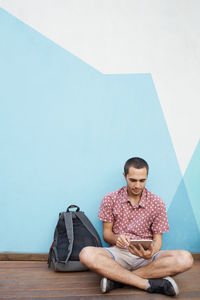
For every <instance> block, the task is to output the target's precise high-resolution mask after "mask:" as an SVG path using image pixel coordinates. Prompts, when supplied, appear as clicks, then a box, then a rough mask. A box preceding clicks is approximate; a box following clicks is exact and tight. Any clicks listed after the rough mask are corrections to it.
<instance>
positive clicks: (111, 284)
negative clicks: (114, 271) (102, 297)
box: [100, 277, 124, 293]
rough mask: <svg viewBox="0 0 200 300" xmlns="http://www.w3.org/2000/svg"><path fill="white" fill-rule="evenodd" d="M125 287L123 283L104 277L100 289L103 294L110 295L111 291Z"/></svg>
mask: <svg viewBox="0 0 200 300" xmlns="http://www.w3.org/2000/svg"><path fill="white" fill-rule="evenodd" d="M123 286H124V284H123V283H120V282H117V281H114V280H111V279H108V278H106V277H103V278H102V279H101V283H100V288H101V292H102V293H109V292H110V291H112V290H114V289H118V288H122V287H123Z"/></svg>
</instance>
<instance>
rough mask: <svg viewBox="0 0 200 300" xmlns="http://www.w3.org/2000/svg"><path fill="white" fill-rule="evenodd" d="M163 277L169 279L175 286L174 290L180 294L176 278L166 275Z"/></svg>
mask: <svg viewBox="0 0 200 300" xmlns="http://www.w3.org/2000/svg"><path fill="white" fill-rule="evenodd" d="M163 279H166V280H168V281H169V282H170V283H171V284H172V286H173V288H174V291H175V293H176V296H178V294H179V288H178V285H177V284H176V282H175V280H174V279H173V278H172V277H169V276H168V277H164V278H163Z"/></svg>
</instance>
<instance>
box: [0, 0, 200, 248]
mask: <svg viewBox="0 0 200 300" xmlns="http://www.w3.org/2000/svg"><path fill="white" fill-rule="evenodd" d="M0 4H1V7H2V8H1V9H0V40H1V48H0V64H1V70H0V82H1V90H0V99H1V100H0V124H1V126H0V131H1V133H0V145H1V150H0V163H1V171H0V177H1V180H0V192H1V200H0V201H1V212H2V213H1V220H0V223H1V226H0V228H1V229H0V231H1V232H0V234H1V237H2V242H1V246H0V251H1V252H3V251H13V252H35V253H40V252H47V251H48V248H49V246H50V244H51V242H52V237H53V230H54V227H55V225H56V222H57V218H58V213H59V212H60V211H64V210H65V209H66V208H67V206H68V205H70V204H72V203H73V204H77V205H79V206H80V207H81V209H82V210H84V211H85V212H86V214H87V215H88V216H89V217H90V219H91V221H92V222H93V224H94V225H95V227H96V228H97V230H98V231H99V233H100V234H101V233H102V225H101V222H100V221H98V220H97V212H98V207H99V205H100V202H101V199H102V197H103V195H104V194H105V193H107V192H110V191H112V190H115V189H118V188H119V187H120V186H121V185H123V184H125V182H124V180H123V177H122V172H123V164H124V162H125V160H126V159H127V158H129V157H132V156H141V157H144V158H145V159H146V160H147V161H148V162H149V165H150V174H149V180H148V185H147V187H148V188H149V189H151V191H152V192H154V193H156V194H158V195H159V196H161V197H162V198H163V199H164V200H165V202H166V205H167V209H168V217H169V222H170V228H171V230H170V232H169V233H167V234H165V235H164V248H165V249H170V248H175V249H177V248H184V249H188V250H190V251H192V252H199V251H200V234H199V232H200V218H199V215H200V214H199V211H200V205H199V201H198V198H199V194H200V189H199V185H198V178H199V175H200V168H199V159H198V158H199V153H200V146H199V145H200V144H198V140H199V131H198V128H199V120H198V116H197V114H198V110H199V108H200V107H199V106H200V104H199V102H198V95H199V87H198V85H197V78H198V75H199V70H200V69H199V57H198V56H197V53H199V52H198V50H199V38H198V30H199V29H198V28H199V27H198V26H197V25H199V24H198V22H199V21H198V20H197V15H196V12H197V7H198V6H199V4H198V3H197V2H196V1H191V2H190V3H189V4H188V2H187V1H182V2H181V3H180V1H173V3H172V2H170V1H153V3H151V6H150V5H149V4H148V2H147V1H140V2H138V1H123V2H122V1H117V3H116V2H114V1H84V2H82V1H68V2H59V5H58V3H57V2H56V1H51V2H49V1H48V4H47V2H46V1H43V2H42V3H40V1H29V2H27V1H26V2H24V1H22V0H21V1H18V4H17V5H16V3H15V2H14V1H11V0H7V1H1V2H0ZM47 8H48V9H47ZM44 12H45V13H44ZM177 212H178V213H177ZM5 228H6V229H5ZM183 228H184V231H183Z"/></svg>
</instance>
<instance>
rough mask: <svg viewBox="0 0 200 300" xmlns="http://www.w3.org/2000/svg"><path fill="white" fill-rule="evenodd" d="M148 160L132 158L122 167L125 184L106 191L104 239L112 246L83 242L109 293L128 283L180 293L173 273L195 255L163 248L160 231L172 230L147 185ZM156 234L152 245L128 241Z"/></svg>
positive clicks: (85, 255) (102, 213) (86, 259)
mask: <svg viewBox="0 0 200 300" xmlns="http://www.w3.org/2000/svg"><path fill="white" fill-rule="evenodd" d="M148 170H149V167H148V164H147V163H146V161H145V160H143V159H141V158H138V157H134V158H131V159H129V160H128V161H127V162H126V163H125V166H124V173H123V175H124V178H125V180H126V183H127V185H126V186H124V187H122V188H121V189H119V190H118V191H115V192H112V193H109V194H107V195H106V196H105V197H104V198H103V200H102V203H101V207H100V210H99V215H98V217H99V219H100V220H102V221H103V238H104V240H105V241H106V242H107V243H109V244H110V245H111V247H108V248H95V247H85V248H84V249H83V250H82V251H81V253H80V261H81V262H82V263H83V264H85V265H86V266H87V267H88V268H90V269H91V270H93V271H95V272H97V273H99V274H101V275H102V276H103V278H102V280H101V291H102V293H106V292H109V291H111V290H112V289H114V288H118V287H122V286H123V285H124V284H127V285H131V286H135V287H137V288H140V289H143V290H146V291H147V292H149V293H162V294H165V295H168V296H176V295H178V293H179V289H178V286H177V284H176V282H175V281H174V280H173V279H172V278H171V277H169V276H171V275H175V274H177V273H179V272H184V271H186V270H188V269H189V268H191V266H192V264H193V258H192V256H191V254H190V253H189V252H188V251H185V250H167V251H160V249H161V247H162V233H164V232H166V231H168V230H169V226H168V221H167V215H166V208H165V204H164V202H163V200H161V199H160V198H159V197H158V196H156V195H154V194H152V193H151V192H150V191H148V190H147V189H146V188H145V184H146V180H147V176H148ZM131 239H135V240H141V239H149V240H150V239H152V240H153V243H152V244H151V246H150V248H149V249H147V250H145V249H144V248H143V247H142V245H140V246H139V250H138V249H137V248H136V247H134V246H130V240H131Z"/></svg>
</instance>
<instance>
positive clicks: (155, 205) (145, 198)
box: [98, 186, 169, 240]
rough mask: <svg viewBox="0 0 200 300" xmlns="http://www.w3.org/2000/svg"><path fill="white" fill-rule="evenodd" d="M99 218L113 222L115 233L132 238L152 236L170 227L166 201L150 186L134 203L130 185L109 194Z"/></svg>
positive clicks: (149, 237) (106, 196)
mask: <svg viewBox="0 0 200 300" xmlns="http://www.w3.org/2000/svg"><path fill="white" fill-rule="evenodd" d="M98 218H99V219H100V220H101V221H103V222H108V223H110V222H113V232H114V233H115V234H126V235H128V236H129V237H130V238H131V239H137V240H139V239H152V238H153V233H155V234H156V233H163V232H166V231H168V230H169V225H168V220H167V213H166V207H165V203H164V201H163V200H162V199H160V198H159V197H158V196H156V195H154V194H152V193H151V192H150V191H148V190H147V189H146V188H145V189H144V190H143V192H142V196H141V199H140V201H139V202H138V203H137V204H136V205H133V206H132V204H131V202H130V200H129V198H128V193H127V187H126V186H124V187H122V188H121V189H119V190H117V191H115V192H112V193H109V194H107V195H105V197H104V198H103V200H102V203H101V206H100V209H99V215H98Z"/></svg>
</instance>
